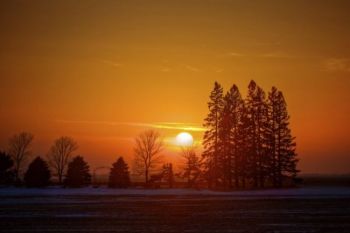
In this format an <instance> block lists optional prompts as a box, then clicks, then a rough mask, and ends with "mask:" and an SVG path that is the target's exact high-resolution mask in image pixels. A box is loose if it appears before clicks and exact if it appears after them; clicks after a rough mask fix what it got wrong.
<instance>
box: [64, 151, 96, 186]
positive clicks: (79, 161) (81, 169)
mask: <svg viewBox="0 0 350 233" xmlns="http://www.w3.org/2000/svg"><path fill="white" fill-rule="evenodd" d="M90 183H91V174H90V168H89V165H88V164H87V163H86V162H85V160H84V158H83V157H82V156H76V157H74V158H73V159H72V161H71V162H70V163H69V164H68V170H67V175H66V179H65V181H64V184H65V185H66V186H67V187H73V188H78V187H82V186H87V185H89V184H90Z"/></svg>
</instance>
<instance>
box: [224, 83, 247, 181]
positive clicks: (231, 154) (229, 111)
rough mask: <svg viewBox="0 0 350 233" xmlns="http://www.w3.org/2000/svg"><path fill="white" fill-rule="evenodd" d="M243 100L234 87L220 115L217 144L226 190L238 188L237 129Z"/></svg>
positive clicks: (225, 98)
mask: <svg viewBox="0 0 350 233" xmlns="http://www.w3.org/2000/svg"><path fill="white" fill-rule="evenodd" d="M242 110H243V100H242V97H241V94H240V92H239V90H238V87H237V86H236V85H233V86H232V87H231V89H230V90H229V91H228V92H227V94H226V95H225V97H224V107H223V110H222V113H221V115H220V123H219V138H220V140H219V143H220V153H221V156H220V158H221V160H220V162H221V163H222V165H221V167H222V168H223V169H222V172H223V183H224V186H225V187H227V188H231V187H232V181H233V180H234V183H235V187H236V188H238V187H239V175H240V153H239V146H240V145H239V144H240V141H239V140H240V138H239V136H240V135H239V133H240V132H239V127H240V124H241V117H242Z"/></svg>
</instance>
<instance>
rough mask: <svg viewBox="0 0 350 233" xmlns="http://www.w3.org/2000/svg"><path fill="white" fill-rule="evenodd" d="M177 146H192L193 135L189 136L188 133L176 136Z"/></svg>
mask: <svg viewBox="0 0 350 233" xmlns="http://www.w3.org/2000/svg"><path fill="white" fill-rule="evenodd" d="M176 144H177V145H179V146H192V144H193V137H192V135H191V134H189V133H187V132H182V133H179V134H178V135H177V136H176Z"/></svg>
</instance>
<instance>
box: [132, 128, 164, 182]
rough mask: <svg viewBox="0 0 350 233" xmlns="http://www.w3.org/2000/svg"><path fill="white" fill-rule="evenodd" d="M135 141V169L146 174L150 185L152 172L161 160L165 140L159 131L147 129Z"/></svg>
mask: <svg viewBox="0 0 350 233" xmlns="http://www.w3.org/2000/svg"><path fill="white" fill-rule="evenodd" d="M135 143H136V145H135V148H134V151H135V159H134V170H135V172H136V173H138V174H140V175H141V174H143V175H144V177H145V183H146V185H148V183H149V176H150V172H152V170H153V169H154V168H155V167H156V166H157V165H158V164H159V163H160V162H161V158H162V157H161V155H160V152H161V151H162V150H163V140H162V139H161V137H160V134H159V133H158V132H157V131H154V130H146V131H144V132H142V133H141V134H140V135H139V136H138V137H137V138H136V139H135Z"/></svg>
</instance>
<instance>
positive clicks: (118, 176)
mask: <svg viewBox="0 0 350 233" xmlns="http://www.w3.org/2000/svg"><path fill="white" fill-rule="evenodd" d="M129 186H130V174H129V167H128V165H127V164H126V163H125V161H124V159H123V157H119V158H118V160H117V161H116V162H115V163H113V165H112V168H111V171H110V173H109V180H108V187H110V188H127V187H129Z"/></svg>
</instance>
